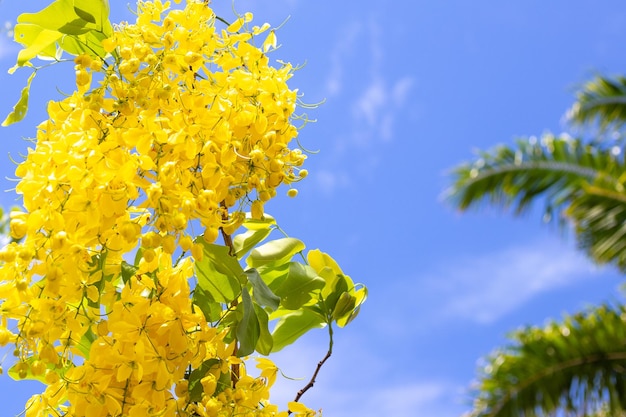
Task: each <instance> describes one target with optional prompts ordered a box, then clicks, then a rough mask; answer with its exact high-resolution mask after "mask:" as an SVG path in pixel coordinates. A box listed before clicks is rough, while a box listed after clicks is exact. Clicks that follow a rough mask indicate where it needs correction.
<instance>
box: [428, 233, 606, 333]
mask: <svg viewBox="0 0 626 417" xmlns="http://www.w3.org/2000/svg"><path fill="white" fill-rule="evenodd" d="M450 264H452V265H454V266H453V267H448V268H446V269H444V270H443V271H442V272H441V274H439V276H437V277H436V278H435V277H433V279H432V282H433V283H435V282H436V283H435V284H433V287H434V289H435V291H438V292H440V293H442V296H443V299H444V300H445V301H444V303H443V307H442V308H443V310H444V311H443V315H444V317H445V316H447V317H451V316H452V317H455V318H456V317H462V318H465V319H469V320H472V321H475V322H478V323H483V324H485V323H491V322H494V321H495V320H497V319H498V318H500V317H501V316H503V315H505V314H507V313H509V312H510V311H513V310H515V309H516V308H518V307H520V306H522V305H523V304H525V303H526V302H528V301H529V300H530V299H532V298H533V297H535V296H537V295H539V294H541V293H545V292H547V291H550V290H554V289H556V288H560V287H565V286H567V285H569V284H571V283H573V282H576V281H580V280H583V279H586V278H589V277H590V276H591V275H592V274H593V272H594V271H596V270H597V269H596V267H594V266H593V265H592V264H591V263H590V262H589V261H588V260H587V259H586V258H585V257H584V256H583V255H582V254H580V253H578V252H576V251H575V250H574V249H571V248H567V247H564V245H563V244H561V243H560V242H558V241H555V240H552V239H548V240H543V241H538V242H535V243H533V244H530V245H526V246H514V247H509V248H504V249H502V250H500V251H497V252H493V253H489V254H485V255H482V256H480V257H477V258H470V259H457V260H454V261H452V262H450Z"/></svg>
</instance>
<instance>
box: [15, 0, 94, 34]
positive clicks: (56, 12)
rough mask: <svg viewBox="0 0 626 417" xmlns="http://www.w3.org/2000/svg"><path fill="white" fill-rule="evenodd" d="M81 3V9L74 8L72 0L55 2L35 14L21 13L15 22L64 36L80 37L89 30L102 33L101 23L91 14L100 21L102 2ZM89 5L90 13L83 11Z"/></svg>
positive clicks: (57, 0)
mask: <svg viewBox="0 0 626 417" xmlns="http://www.w3.org/2000/svg"><path fill="white" fill-rule="evenodd" d="M81 3H82V7H79V8H76V7H74V1H73V0H56V1H54V2H52V3H50V4H49V5H48V6H47V7H45V8H44V9H42V10H40V11H38V12H36V13H22V14H21V15H19V16H18V18H17V21H18V23H32V24H35V25H39V26H41V27H42V28H45V29H49V30H55V31H58V32H60V33H62V34H64V35H82V34H84V33H86V32H88V31H90V30H97V31H102V29H103V25H102V21H100V22H98V20H97V19H96V16H94V14H92V13H97V14H98V15H99V17H100V19H101V18H102V14H101V13H100V11H101V10H102V6H103V4H102V1H98V0H92V1H90V2H87V1H85V0H83V1H82V2H81ZM89 3H91V11H87V10H88V9H85V6H86V5H88V4H89ZM76 10H80V13H81V14H82V15H83V16H85V17H88V18H87V19H84V18H82V17H81V16H80V15H78V14H77V13H76Z"/></svg>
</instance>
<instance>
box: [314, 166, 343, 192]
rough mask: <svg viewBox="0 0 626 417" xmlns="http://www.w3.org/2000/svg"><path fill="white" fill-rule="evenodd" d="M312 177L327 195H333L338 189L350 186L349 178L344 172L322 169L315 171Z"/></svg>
mask: <svg viewBox="0 0 626 417" xmlns="http://www.w3.org/2000/svg"><path fill="white" fill-rule="evenodd" d="M311 177H313V179H314V181H315V182H316V183H317V186H318V187H319V189H320V190H322V192H324V194H326V195H330V194H332V193H333V192H334V191H335V190H336V189H338V188H343V187H347V186H348V185H349V184H350V180H349V179H348V176H347V175H346V173H345V172H343V171H336V172H335V171H330V170H325V169H320V170H317V171H315V172H314V173H313V174H312V175H311Z"/></svg>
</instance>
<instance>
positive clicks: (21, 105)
mask: <svg viewBox="0 0 626 417" xmlns="http://www.w3.org/2000/svg"><path fill="white" fill-rule="evenodd" d="M35 74H36V72H33V73H32V74H31V75H30V77H28V81H26V86H25V87H24V88H23V89H22V93H21V94H20V99H19V100H18V102H17V103H16V104H15V106H13V111H12V112H11V113H9V115H8V116H7V117H6V119H4V121H3V122H2V126H9V125H11V124H13V123H17V122H19V121H20V120H22V119H23V118H24V117H25V116H26V112H27V111H28V96H29V94H30V84H31V83H32V81H33V78H35Z"/></svg>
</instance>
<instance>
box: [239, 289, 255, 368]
mask: <svg viewBox="0 0 626 417" xmlns="http://www.w3.org/2000/svg"><path fill="white" fill-rule="evenodd" d="M241 300H242V302H241V304H239V305H238V306H237V308H243V317H242V319H241V320H240V321H239V323H238V325H237V340H238V341H239V349H238V350H237V356H247V355H249V354H251V353H252V352H254V350H255V348H256V344H257V341H258V340H259V336H260V335H261V329H260V327H259V320H258V318H257V315H256V311H255V309H254V305H253V304H252V298H250V294H248V289H247V288H244V289H243V291H242V293H241Z"/></svg>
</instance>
